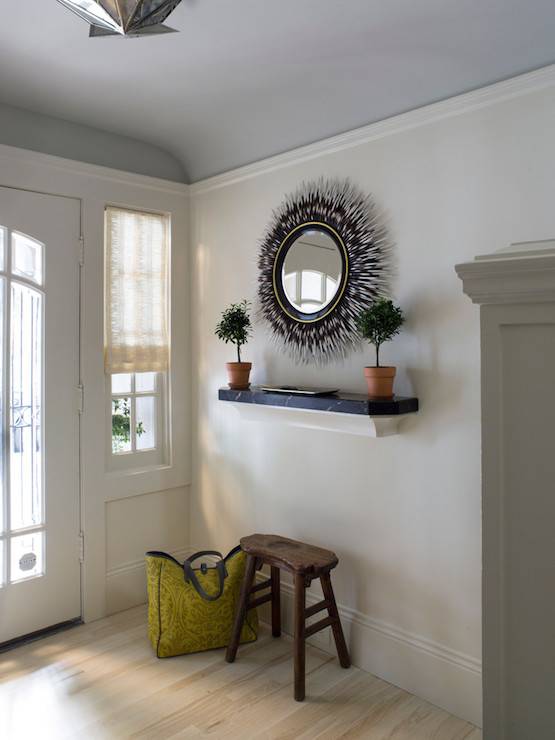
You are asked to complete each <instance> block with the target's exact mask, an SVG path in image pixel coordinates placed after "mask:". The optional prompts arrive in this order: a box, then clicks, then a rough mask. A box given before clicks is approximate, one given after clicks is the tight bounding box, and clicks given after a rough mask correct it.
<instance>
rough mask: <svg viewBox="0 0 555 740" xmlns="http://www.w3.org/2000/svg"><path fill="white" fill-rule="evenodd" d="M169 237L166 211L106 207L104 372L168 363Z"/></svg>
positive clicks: (152, 368) (158, 367) (149, 369)
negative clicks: (140, 210) (141, 210)
mask: <svg viewBox="0 0 555 740" xmlns="http://www.w3.org/2000/svg"><path fill="white" fill-rule="evenodd" d="M169 241H170V239H169V218H168V216H166V215H163V214H157V213H144V212H139V211H132V210H127V209H122V208H116V207H112V206H109V207H107V208H106V217H105V309H104V368H105V372H106V373H132V372H163V371H165V370H167V369H168V367H169V362H170V340H169V305H168V303H169V285H168V283H169V251H170V246H169Z"/></svg>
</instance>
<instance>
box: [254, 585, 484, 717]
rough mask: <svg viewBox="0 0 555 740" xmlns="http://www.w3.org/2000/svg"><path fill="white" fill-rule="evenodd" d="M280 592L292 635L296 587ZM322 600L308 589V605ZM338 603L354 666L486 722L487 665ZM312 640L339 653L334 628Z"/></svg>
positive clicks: (264, 613) (265, 611)
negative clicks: (484, 678)
mask: <svg viewBox="0 0 555 740" xmlns="http://www.w3.org/2000/svg"><path fill="white" fill-rule="evenodd" d="M266 578H267V575H266V574H261V573H258V574H257V580H259V581H263V580H265V579H266ZM281 594H282V601H283V603H282V627H283V631H284V632H285V633H286V634H292V615H293V587H292V585H290V584H288V583H284V582H283V581H282V583H281ZM321 598H322V597H321V595H319V594H318V593H313V592H311V591H307V592H306V602H307V605H308V606H310V605H312V604H315V603H316V602H318V601H320V599H321ZM337 606H338V609H339V614H340V616H341V622H342V624H343V629H344V631H345V637H346V640H347V644H348V645H349V649H350V651H351V659H352V661H353V665H356V666H357V667H358V668H361V669H362V670H364V671H367V672H369V673H372V674H373V675H376V676H378V677H379V678H382V679H384V680H386V681H388V682H390V683H393V684H395V685H396V686H399V687H400V688H402V689H405V690H406V691H409V692H411V693H412V694H415V695H416V696H420V697H421V698H423V699H425V700H427V701H429V702H431V703H432V704H435V705H437V706H439V707H441V708H443V709H445V710H446V711H448V712H450V713H452V714H454V715H456V716H459V717H462V718H463V719H465V720H467V721H468V722H472V723H473V724H475V725H477V726H481V721H482V711H481V709H482V664H481V661H480V660H479V659H478V658H475V657H474V656H471V655H468V654H466V653H463V652H461V651H458V650H454V649H452V648H450V647H448V646H447V645H443V644H441V643H439V642H436V641H434V640H430V639H428V638H427V637H425V636H423V635H418V634H416V633H411V632H408V631H407V630H404V629H401V628H400V627H396V626H395V625H393V624H389V623H386V622H383V621H381V620H379V619H374V618H373V617H370V616H369V615H367V614H363V613H362V612H360V611H358V610H356V609H352V608H350V607H348V606H345V605H342V604H338V605H337ZM260 616H261V621H263V622H264V623H269V621H270V612H269V606H268V605H265V606H263V607H262V608H261V609H260ZM309 642H310V643H311V644H313V645H314V646H316V647H318V648H319V649H321V650H324V651H325V652H329V653H330V654H331V655H335V654H336V653H335V645H334V643H333V640H332V636H331V630H330V629H327V630H324V631H323V632H320V633H317V634H316V635H314V637H313V638H311V639H310V640H309Z"/></svg>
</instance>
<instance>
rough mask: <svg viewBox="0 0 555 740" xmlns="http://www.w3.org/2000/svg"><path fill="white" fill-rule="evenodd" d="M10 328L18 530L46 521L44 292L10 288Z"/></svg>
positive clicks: (13, 505) (13, 518)
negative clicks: (43, 496) (44, 484)
mask: <svg viewBox="0 0 555 740" xmlns="http://www.w3.org/2000/svg"><path fill="white" fill-rule="evenodd" d="M10 334H11V339H10V363H11V367H10V380H11V383H10V384H11V388H10V414H9V424H10V529H11V530H14V529H21V528H22V527H31V526H36V525H39V524H41V523H42V438H41V405H42V295H41V294H40V293H39V292H38V291H36V290H33V289H32V288H29V287H27V286H26V285H21V284H20V283H16V282H13V283H12V288H11V331H10ZM12 565H13V563H12ZM12 571H13V567H12Z"/></svg>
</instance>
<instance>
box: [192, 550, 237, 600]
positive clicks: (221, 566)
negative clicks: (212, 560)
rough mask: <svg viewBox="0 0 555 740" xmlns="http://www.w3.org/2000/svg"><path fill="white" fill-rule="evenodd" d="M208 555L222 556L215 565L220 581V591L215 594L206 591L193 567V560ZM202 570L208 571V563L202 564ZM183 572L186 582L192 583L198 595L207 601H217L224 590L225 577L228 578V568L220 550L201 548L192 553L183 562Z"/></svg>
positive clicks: (203, 571)
mask: <svg viewBox="0 0 555 740" xmlns="http://www.w3.org/2000/svg"><path fill="white" fill-rule="evenodd" d="M206 555H215V556H217V557H219V558H220V559H219V560H218V562H217V563H216V565H215V566H214V567H215V568H216V570H217V572H218V581H219V588H218V593H217V594H214V595H211V594H207V593H206V591H205V590H204V589H203V587H202V586H201V585H200V583H199V580H198V578H197V575H196V573H195V570H194V568H193V562H194V561H195V560H198V558H202V557H205V556H206ZM200 570H201V572H202V573H206V572H207V571H208V566H207V565H206V563H202V564H201V566H200ZM183 573H184V575H185V583H191V585H192V586H193V588H194V589H195V591H196V592H197V593H198V595H199V596H200V597H201V598H203V599H205V600H206V601H217V600H218V599H219V598H220V596H221V595H222V594H223V592H224V583H225V579H226V578H227V569H226V567H225V562H224V559H223V556H222V554H221V552H218V551H217V550H199V552H196V553H195V554H194V555H191V557H189V558H187V560H185V562H184V563H183Z"/></svg>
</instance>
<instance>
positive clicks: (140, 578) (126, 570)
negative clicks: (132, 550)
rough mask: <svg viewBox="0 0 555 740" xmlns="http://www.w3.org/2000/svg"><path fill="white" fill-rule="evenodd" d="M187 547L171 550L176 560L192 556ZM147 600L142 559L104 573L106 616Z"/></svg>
mask: <svg viewBox="0 0 555 740" xmlns="http://www.w3.org/2000/svg"><path fill="white" fill-rule="evenodd" d="M192 552H193V551H192V550H191V548H189V547H183V548H180V549H178V550H171V551H170V555H173V557H174V558H176V559H177V560H184V559H185V558H186V557H187V556H188V555H191V554H192ZM146 600H147V590H146V571H145V561H144V558H143V559H141V560H134V561H132V562H129V563H122V564H121V565H118V566H116V567H114V568H110V569H109V570H108V571H107V572H106V614H116V613H117V612H121V611H124V610H125V609H131V608H132V607H134V606H139V605H140V604H144V603H145V602H146Z"/></svg>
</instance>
